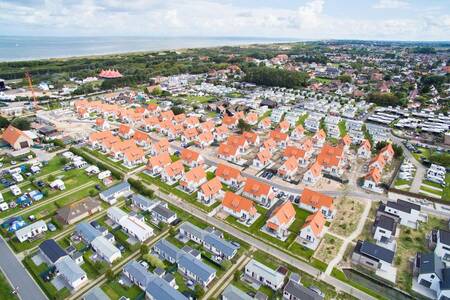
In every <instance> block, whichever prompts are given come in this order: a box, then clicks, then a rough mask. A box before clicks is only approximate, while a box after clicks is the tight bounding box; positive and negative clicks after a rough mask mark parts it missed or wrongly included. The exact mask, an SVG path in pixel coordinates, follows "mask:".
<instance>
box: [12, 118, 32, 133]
mask: <svg viewBox="0 0 450 300" xmlns="http://www.w3.org/2000/svg"><path fill="white" fill-rule="evenodd" d="M11 124H12V125H13V126H14V127H16V128H17V129H20V130H30V129H31V122H30V120H28V119H27V118H15V119H14V120H13V121H12V122H11Z"/></svg>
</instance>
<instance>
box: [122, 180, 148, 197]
mask: <svg viewBox="0 0 450 300" xmlns="http://www.w3.org/2000/svg"><path fill="white" fill-rule="evenodd" d="M128 183H129V184H130V185H131V186H132V187H133V188H134V189H136V191H137V192H138V193H139V194H141V195H144V196H147V197H149V198H153V196H154V192H153V190H151V189H149V188H146V187H145V186H144V184H143V183H142V181H140V180H136V179H133V178H128Z"/></svg>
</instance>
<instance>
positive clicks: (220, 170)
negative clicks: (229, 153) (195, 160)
mask: <svg viewBox="0 0 450 300" xmlns="http://www.w3.org/2000/svg"><path fill="white" fill-rule="evenodd" d="M216 176H218V177H222V178H223V179H226V180H227V179H232V178H235V179H238V178H239V177H240V176H241V171H239V170H238V169H235V168H233V167H230V166H227V165H224V164H218V165H217V169H216Z"/></svg>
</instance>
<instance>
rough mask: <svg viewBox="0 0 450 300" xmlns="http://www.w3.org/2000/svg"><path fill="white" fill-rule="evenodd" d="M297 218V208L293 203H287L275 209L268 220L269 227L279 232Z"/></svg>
mask: <svg viewBox="0 0 450 300" xmlns="http://www.w3.org/2000/svg"><path fill="white" fill-rule="evenodd" d="M293 218H295V208H294V206H293V205H292V202H291V201H289V200H288V201H286V202H284V203H283V204H282V205H280V206H278V207H277V208H275V210H274V211H273V213H272V216H271V217H270V219H269V220H267V224H266V225H267V227H269V228H271V229H274V230H277V229H278V228H279V227H280V226H282V225H285V224H289V223H290V222H291V221H292V219H293Z"/></svg>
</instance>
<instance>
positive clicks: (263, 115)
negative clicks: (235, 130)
mask: <svg viewBox="0 0 450 300" xmlns="http://www.w3.org/2000/svg"><path fill="white" fill-rule="evenodd" d="M271 114H272V110H271V109H268V110H267V111H266V112H265V113H263V114H262V115H261V116H259V118H258V122H259V121H261V120H262V119H264V118H267V117H270V115H271Z"/></svg>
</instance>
